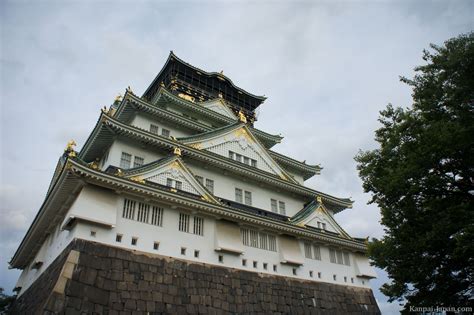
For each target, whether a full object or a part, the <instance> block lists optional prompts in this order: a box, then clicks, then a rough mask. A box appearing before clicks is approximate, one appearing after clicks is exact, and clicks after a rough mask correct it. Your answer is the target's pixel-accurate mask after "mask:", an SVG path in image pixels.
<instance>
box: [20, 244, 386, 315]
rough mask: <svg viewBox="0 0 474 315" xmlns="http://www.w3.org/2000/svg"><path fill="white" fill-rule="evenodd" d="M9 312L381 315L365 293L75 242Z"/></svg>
mask: <svg viewBox="0 0 474 315" xmlns="http://www.w3.org/2000/svg"><path fill="white" fill-rule="evenodd" d="M11 313H12V314H58V313H59V314H64V313H65V314H81V313H87V314H90V313H97V314H197V313H201V314H229V313H234V314H235V313H239V314H241V313H247V314H255V313H258V314H380V311H379V309H378V306H377V304H376V302H375V299H374V297H373V294H372V291H371V290H370V289H364V288H356V287H346V286H342V285H334V284H328V283H320V282H313V281H303V280H297V279H293V278H287V277H283V276H274V275H264V274H258V273H254V272H248V271H243V270H237V269H230V268H225V267H218V266H211V265H207V264H199V263H196V262H188V261H182V260H178V259H174V258H168V257H163V256H159V255H150V254H145V253H138V252H133V251H129V250H125V249H120V248H116V247H111V246H106V245H103V244H99V243H94V242H88V241H83V240H74V241H73V242H72V243H71V244H70V245H69V246H68V247H67V248H66V249H65V250H64V252H63V253H62V254H61V255H60V256H59V257H58V258H57V259H56V260H55V261H54V263H53V264H51V265H50V266H49V267H48V268H47V270H46V271H45V272H44V273H43V274H42V275H41V277H40V278H39V279H38V280H37V281H36V282H35V283H34V284H33V285H32V286H31V287H29V288H28V289H27V290H26V292H24V293H23V294H22V295H21V296H20V297H19V298H18V299H17V301H16V302H15V303H14V305H13V308H12V309H11Z"/></svg>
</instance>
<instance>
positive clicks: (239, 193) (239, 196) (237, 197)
mask: <svg viewBox="0 0 474 315" xmlns="http://www.w3.org/2000/svg"><path fill="white" fill-rule="evenodd" d="M235 201H237V202H240V203H242V189H240V188H236V189H235Z"/></svg>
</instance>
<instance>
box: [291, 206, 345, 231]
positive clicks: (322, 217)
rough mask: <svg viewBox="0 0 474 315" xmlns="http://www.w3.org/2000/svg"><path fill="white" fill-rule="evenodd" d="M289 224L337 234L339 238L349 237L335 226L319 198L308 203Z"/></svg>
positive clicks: (338, 226)
mask: <svg viewBox="0 0 474 315" xmlns="http://www.w3.org/2000/svg"><path fill="white" fill-rule="evenodd" d="M290 222H292V223H293V224H296V225H299V226H308V227H313V228H318V229H321V230H323V231H324V230H325V231H329V232H333V233H338V234H340V235H341V236H344V237H346V238H350V236H349V235H348V234H347V233H346V232H345V231H344V230H343V229H342V227H341V226H340V225H339V224H337V222H336V220H334V218H333V217H332V216H331V215H330V214H329V212H328V211H327V210H326V208H325V206H324V204H323V203H322V201H321V198H320V197H318V198H317V199H316V200H313V201H312V202H310V203H309V204H308V205H307V206H306V207H304V208H303V209H301V210H300V211H298V213H296V214H295V215H294V216H293V217H292V218H290Z"/></svg>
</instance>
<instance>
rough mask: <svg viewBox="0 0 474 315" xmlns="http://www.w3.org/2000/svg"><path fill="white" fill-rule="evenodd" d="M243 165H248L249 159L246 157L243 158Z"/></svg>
mask: <svg viewBox="0 0 474 315" xmlns="http://www.w3.org/2000/svg"><path fill="white" fill-rule="evenodd" d="M244 164H247V165H248V164H250V159H249V158H248V157H246V156H244Z"/></svg>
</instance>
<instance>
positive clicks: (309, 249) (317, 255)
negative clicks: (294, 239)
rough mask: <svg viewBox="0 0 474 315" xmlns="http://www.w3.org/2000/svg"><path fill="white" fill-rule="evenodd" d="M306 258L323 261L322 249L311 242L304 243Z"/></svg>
mask: <svg viewBox="0 0 474 315" xmlns="http://www.w3.org/2000/svg"><path fill="white" fill-rule="evenodd" d="M304 256H305V257H306V258H309V259H315V260H321V248H320V247H319V246H318V245H314V244H312V243H310V242H304Z"/></svg>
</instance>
